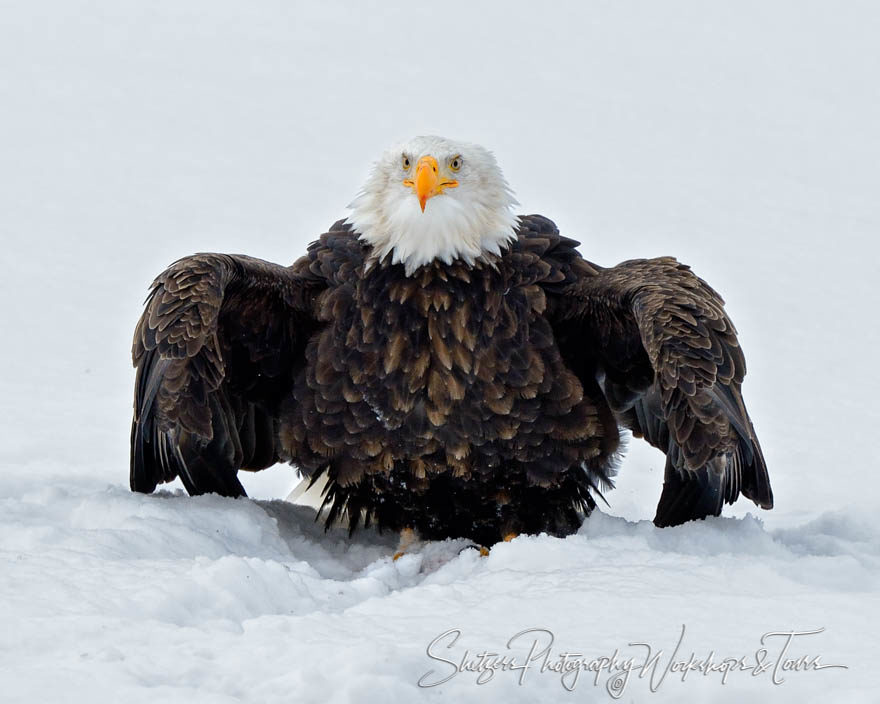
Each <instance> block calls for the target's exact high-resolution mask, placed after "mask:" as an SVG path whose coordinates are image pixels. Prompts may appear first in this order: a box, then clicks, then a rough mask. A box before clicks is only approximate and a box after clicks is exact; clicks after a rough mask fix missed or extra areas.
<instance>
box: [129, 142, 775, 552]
mask: <svg viewBox="0 0 880 704" xmlns="http://www.w3.org/2000/svg"><path fill="white" fill-rule="evenodd" d="M515 206H516V201H515V200H514V197H513V194H512V192H511V190H510V188H509V186H508V184H507V182H506V181H505V179H504V177H503V175H502V173H501V170H500V169H499V167H498V165H497V163H496V161H495V158H494V157H493V156H492V154H491V153H490V152H488V151H487V150H485V149H484V148H482V147H480V146H477V145H474V144H467V143H461V142H455V141H451V140H448V139H443V138H439V137H418V138H416V139H413V140H411V141H409V142H407V143H405V144H403V145H401V146H398V147H395V148H393V149H390V150H389V151H387V152H386V153H385V154H384V155H383V156H382V157H381V159H380V160H379V161H378V162H377V163H376V165H375V168H374V169H373V171H372V173H371V175H370V177H369V180H368V181H367V183H366V185H365V186H364V188H363V190H362V192H361V193H360V194H359V195H358V196H357V198H356V199H355V200H354V202H353V203H352V204H351V206H350V209H351V213H350V215H349V217H348V218H347V219H345V220H340V221H339V222H337V223H335V224H334V225H332V226H331V227H330V229H329V231H328V232H326V233H325V234H323V235H321V236H320V237H319V238H318V239H317V240H316V241H315V242H313V243H312V244H311V245H310V246H309V248H308V252H307V253H306V254H305V255H304V256H303V257H301V258H300V259H299V260H297V261H296V262H295V263H294V264H293V265H292V266H280V265H278V264H272V263H269V262H266V261H261V260H259V259H254V258H251V257H247V256H242V255H229V254H195V255H192V256H189V257H185V258H183V259H180V260H178V261H177V262H175V263H174V264H172V265H171V266H170V267H169V268H168V269H167V270H166V271H164V272H163V273H162V274H160V275H159V277H158V278H157V279H156V280H155V282H154V283H153V286H152V289H151V292H150V294H149V297H148V299H147V302H146V309H145V310H144V313H143V315H142V316H141V318H140V321H139V322H138V324H137V328H136V330H135V335H134V345H133V359H134V364H135V366H136V367H137V379H136V388H135V404H134V421H133V423H132V432H131V476H130V481H131V488H132V489H133V490H135V491H140V492H152V491H153V490H154V489H155V488H156V486H157V485H158V484H159V483H162V482H168V481H171V480H173V479H174V478H175V477H180V479H181V480H182V482H183V485H184V486H185V487H186V489H187V491H188V492H189V493H190V494H201V493H205V492H216V493H218V494H222V495H225V496H244V495H245V490H244V488H243V487H242V485H241V483H240V482H239V480H238V479H237V476H236V475H237V472H238V471H239V470H248V471H256V470H261V469H264V468H266V467H269V466H271V465H274V464H275V463H278V462H289V463H291V464H294V465H296V466H297V467H298V468H299V469H300V470H301V471H302V472H303V473H304V474H305V475H306V476H307V477H311V479H312V480H313V481H315V480H317V479H318V478H319V477H322V478H323V481H326V488H325V489H324V498H323V506H322V513H323V515H324V516H325V518H326V521H327V525H330V524H332V523H335V522H337V521H343V522H346V521H347V524H348V526H349V527H350V529H351V530H354V529H355V528H356V527H357V526H358V525H359V523H362V524H364V525H370V524H374V525H377V526H378V527H379V528H380V529H391V530H398V531H410V532H413V531H414V532H415V534H417V535H418V536H420V537H424V538H426V539H442V538H447V537H465V538H469V539H471V540H474V541H477V542H478V543H481V544H483V545H491V544H493V543H495V542H497V541H498V540H500V539H503V538H505V537H509V536H511V535H516V534H519V533H539V532H542V531H543V532H547V533H550V534H552V535H558V536H564V535H567V534H570V533H572V532H574V531H576V530H577V529H578V528H579V526H580V525H581V522H582V521H583V519H584V517H585V516H587V515H589V513H590V511H591V510H592V509H593V508H595V506H596V498H597V497H598V496H601V494H600V492H601V491H603V490H605V489H607V488H609V487H610V484H611V477H612V475H613V473H614V470H615V466H616V462H617V459H618V454H619V451H620V447H621V431H622V429H624V428H626V429H629V430H631V431H632V433H633V435H635V436H637V437H642V438H644V439H645V440H647V441H648V442H649V443H651V444H652V445H653V446H655V447H657V448H659V449H660V450H662V451H663V452H665V453H666V469H665V477H664V484H663V490H662V494H661V496H660V501H659V505H658V506H657V513H656V517H655V518H654V523H655V524H656V525H657V526H671V525H676V524H680V523H682V522H685V521H688V520H692V519H699V518H704V517H706V516H717V515H719V514H720V513H721V509H722V505H723V503H725V502H727V503H733V502H734V501H735V500H736V499H737V497H738V496H739V495H740V494H742V495H744V496H746V497H747V498H749V499H751V500H752V501H754V502H755V503H756V504H757V505H758V506H760V507H762V508H766V509H769V508H771V507H772V506H773V495H772V492H771V489H770V482H769V478H768V476H767V468H766V465H765V463H764V458H763V455H762V453H761V447H760V445H759V444H758V439H757V437H756V435H755V430H754V427H753V426H752V422H751V420H750V419H749V415H748V413H747V412H746V407H745V405H744V404H743V398H742V394H741V390H740V387H741V384H742V381H743V376H744V375H745V370H746V367H745V361H744V358H743V352H742V349H741V348H740V345H739V343H738V341H737V337H736V330H735V329H734V326H733V323H732V322H731V321H730V319H729V318H728V316H727V314H726V313H725V312H724V307H723V301H722V299H721V297H720V296H719V295H718V294H717V293H716V292H715V291H714V290H713V289H712V288H711V287H710V286H709V285H708V284H706V282H704V281H703V280H702V279H700V278H698V277H697V276H696V275H694V274H693V273H692V272H691V271H690V269H689V268H688V267H687V266H685V265H683V264H680V263H679V262H677V261H676V260H675V259H673V258H671V257H660V258H657V259H637V260H632V261H626V262H623V263H621V264H618V265H617V266H615V267H611V268H604V267H601V266H599V265H597V264H592V263H590V262H589V261H586V260H585V259H584V258H582V257H581V255H580V254H579V253H578V251H577V249H576V248H577V246H578V244H579V243H578V242H576V241H574V240H572V239H569V238H567V237H563V236H562V235H560V234H559V231H558V230H557V228H556V226H555V225H554V224H553V223H552V222H551V221H550V220H548V219H547V218H545V217H542V216H540V215H520V216H516V215H514V212H513V208H514V207H515Z"/></svg>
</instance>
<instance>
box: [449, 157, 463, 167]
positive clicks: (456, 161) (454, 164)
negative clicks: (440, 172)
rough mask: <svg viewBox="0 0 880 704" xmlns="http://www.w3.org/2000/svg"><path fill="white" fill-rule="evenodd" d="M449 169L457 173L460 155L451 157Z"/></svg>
mask: <svg viewBox="0 0 880 704" xmlns="http://www.w3.org/2000/svg"><path fill="white" fill-rule="evenodd" d="M449 169H450V170H451V171H458V170H459V169H461V154H459V155H458V156H454V157H452V161H450V162H449Z"/></svg>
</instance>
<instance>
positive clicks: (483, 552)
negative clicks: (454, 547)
mask: <svg viewBox="0 0 880 704" xmlns="http://www.w3.org/2000/svg"><path fill="white" fill-rule="evenodd" d="M465 550H476V551H477V552H479V553H480V557H487V556H488V555H489V548H487V547H486V546H485V545H477V544H476V543H471V544H470V545H465V546H464V547H463V548H462V549H461V550H459V551H458V554H459V555H461V554H462V553H463V552H464V551H465Z"/></svg>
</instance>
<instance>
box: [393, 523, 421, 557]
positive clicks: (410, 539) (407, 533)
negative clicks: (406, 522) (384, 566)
mask: <svg viewBox="0 0 880 704" xmlns="http://www.w3.org/2000/svg"><path fill="white" fill-rule="evenodd" d="M418 541H419V536H418V534H417V533H416V531H415V529H413V528H404V529H402V530H401V531H400V542H399V543H398V544H397V552H395V553H394V557H393V558H391V559H392V560H393V561H394V562H397V561H398V560H399V559H400V558H401V557H403V556H404V555H406V551H407V550H409V548H411V547H412V546H413V545H414V544H415V543H417V542H418Z"/></svg>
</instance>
